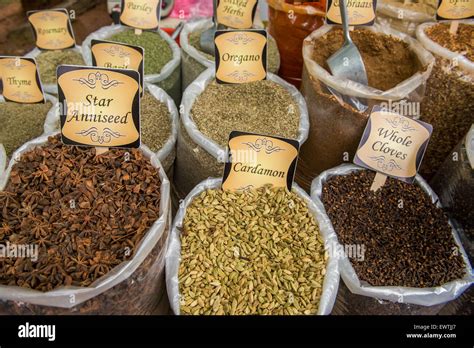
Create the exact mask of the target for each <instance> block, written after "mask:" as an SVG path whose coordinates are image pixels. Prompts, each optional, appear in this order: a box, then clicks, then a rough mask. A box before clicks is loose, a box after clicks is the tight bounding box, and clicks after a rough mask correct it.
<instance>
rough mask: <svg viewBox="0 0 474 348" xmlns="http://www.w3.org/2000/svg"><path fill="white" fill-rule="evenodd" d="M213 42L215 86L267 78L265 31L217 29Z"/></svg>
mask: <svg viewBox="0 0 474 348" xmlns="http://www.w3.org/2000/svg"><path fill="white" fill-rule="evenodd" d="M214 41H215V45H216V80H217V82H218V83H233V84H238V83H248V82H255V81H261V80H265V79H266V78H267V32H266V31H265V30H242V31H239V30H218V31H217V32H216V34H215V38H214Z"/></svg>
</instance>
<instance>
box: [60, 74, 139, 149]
mask: <svg viewBox="0 0 474 348" xmlns="http://www.w3.org/2000/svg"><path fill="white" fill-rule="evenodd" d="M58 90H59V102H60V105H61V132H62V139H63V142H64V143H65V144H67V145H89V146H96V147H124V148H138V147H139V146H140V76H139V74H138V72H137V71H133V70H122V69H106V68H90V67H77V66H68V65H63V66H60V67H59V68H58Z"/></svg>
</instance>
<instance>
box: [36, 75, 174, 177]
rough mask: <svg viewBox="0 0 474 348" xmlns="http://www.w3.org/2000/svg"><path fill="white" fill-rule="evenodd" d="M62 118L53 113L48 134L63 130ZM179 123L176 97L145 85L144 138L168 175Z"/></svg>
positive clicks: (48, 120) (47, 127) (47, 123)
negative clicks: (175, 102)
mask: <svg viewBox="0 0 474 348" xmlns="http://www.w3.org/2000/svg"><path fill="white" fill-rule="evenodd" d="M57 107H58V106H57ZM57 107H56V108H57ZM59 118H60V116H59V112H56V113H53V112H52V113H51V114H50V115H49V117H48V119H47V120H46V125H45V133H46V134H51V133H55V132H59V131H60V128H61V123H60V120H59ZM178 125H179V113H178V109H177V108H176V105H175V104H174V101H173V99H171V97H170V96H169V95H168V94H167V93H166V92H165V91H164V90H162V89H161V88H159V87H157V86H155V85H152V84H145V93H144V96H143V97H142V98H141V100H140V128H141V141H142V143H143V144H144V145H146V146H147V147H148V148H149V149H150V150H151V151H153V152H155V153H156V156H157V158H158V160H159V161H160V163H161V164H162V166H163V169H164V170H165V172H166V175H167V176H168V178H172V176H173V167H174V160H175V158H176V140H177V137H178Z"/></svg>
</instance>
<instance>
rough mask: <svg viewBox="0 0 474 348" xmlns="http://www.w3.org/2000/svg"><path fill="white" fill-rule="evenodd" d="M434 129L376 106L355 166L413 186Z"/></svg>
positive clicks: (358, 151)
mask: <svg viewBox="0 0 474 348" xmlns="http://www.w3.org/2000/svg"><path fill="white" fill-rule="evenodd" d="M432 132H433V127H432V126H431V125H430V124H428V123H425V122H422V121H418V120H414V119H411V118H409V117H405V116H402V115H400V114H397V113H394V112H391V111H387V110H385V109H383V108H381V107H379V106H376V107H374V109H373V110H372V113H371V115H370V118H369V121H368V123H367V127H366V128H365V131H364V134H363V135H362V139H361V141H360V144H359V148H358V150H357V152H356V155H355V158H354V163H355V164H357V165H359V166H362V167H365V168H368V169H371V170H375V171H377V172H379V173H382V174H385V175H388V176H391V177H394V178H397V179H399V180H402V181H405V182H408V183H413V181H414V180H415V176H416V173H417V172H418V168H419V167H420V164H421V161H422V160H423V156H424V154H425V151H426V148H427V146H428V143H429V140H430V137H431V133H432Z"/></svg>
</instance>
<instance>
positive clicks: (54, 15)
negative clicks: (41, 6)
mask: <svg viewBox="0 0 474 348" xmlns="http://www.w3.org/2000/svg"><path fill="white" fill-rule="evenodd" d="M27 16H28V21H29V22H30V24H31V26H32V27H33V31H34V33H35V39H36V46H37V47H38V48H39V49H42V50H62V49H66V48H72V47H74V46H75V45H76V39H75V38H74V32H73V30H72V25H71V20H70V18H69V14H68V12H67V10H66V9H54V10H44V11H29V12H28V13H27Z"/></svg>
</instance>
